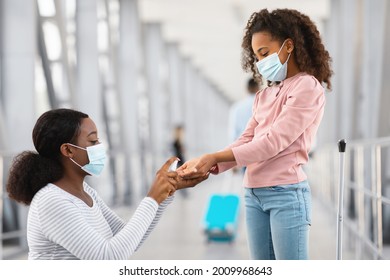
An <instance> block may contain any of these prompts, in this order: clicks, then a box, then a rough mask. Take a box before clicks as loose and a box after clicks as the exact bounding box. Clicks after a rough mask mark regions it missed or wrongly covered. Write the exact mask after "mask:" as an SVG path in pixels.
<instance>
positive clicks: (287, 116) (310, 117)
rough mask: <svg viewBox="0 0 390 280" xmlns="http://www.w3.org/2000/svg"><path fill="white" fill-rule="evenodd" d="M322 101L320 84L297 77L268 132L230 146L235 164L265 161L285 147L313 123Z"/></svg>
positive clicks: (323, 97) (323, 98)
mask: <svg viewBox="0 0 390 280" xmlns="http://www.w3.org/2000/svg"><path fill="white" fill-rule="evenodd" d="M324 104H325V96H324V90H323V87H322V86H321V85H320V84H319V83H318V82H317V81H316V80H314V78H313V79H302V80H300V82H299V83H297V84H296V85H295V89H294V90H293V91H292V92H291V93H289V95H288V97H287V101H286V103H285V104H284V105H283V108H282V111H281V113H280V115H279V116H278V117H277V118H276V120H275V121H274V123H273V124H272V125H271V127H270V129H269V131H268V132H267V133H264V134H262V135H258V136H256V137H255V138H253V140H252V141H251V142H248V143H245V144H242V145H237V146H234V147H232V151H233V154H234V157H235V159H236V162H237V165H238V166H246V165H249V164H251V163H254V162H261V161H265V160H268V159H270V158H272V157H274V156H276V155H277V154H278V153H279V152H281V151H283V150H284V149H286V148H287V147H288V146H289V145H291V144H292V143H293V142H294V141H295V140H296V139H297V138H298V137H299V136H300V135H302V133H303V132H304V131H305V130H306V129H307V128H308V127H309V126H310V125H311V124H312V123H313V122H314V120H315V119H316V117H317V115H318V114H319V113H320V112H321V111H322V108H323V106H324Z"/></svg>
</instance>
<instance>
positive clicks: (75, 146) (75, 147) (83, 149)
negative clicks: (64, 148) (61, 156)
mask: <svg viewBox="0 0 390 280" xmlns="http://www.w3.org/2000/svg"><path fill="white" fill-rule="evenodd" d="M66 144H68V145H70V146H73V147H75V148H78V149H81V150H84V151H86V150H87V149H85V148H83V147H79V146H77V145H74V144H72V143H66ZM69 159H70V160H71V161H72V162H73V163H74V164H76V165H77V166H78V167H80V168H81V169H82V168H83V167H82V166H81V165H80V164H78V163H77V162H76V161H75V160H74V159H73V158H69Z"/></svg>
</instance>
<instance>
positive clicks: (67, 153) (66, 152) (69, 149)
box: [60, 144, 74, 158]
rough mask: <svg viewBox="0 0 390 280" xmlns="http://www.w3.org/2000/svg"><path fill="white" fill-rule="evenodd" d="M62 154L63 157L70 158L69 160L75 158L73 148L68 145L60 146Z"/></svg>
mask: <svg viewBox="0 0 390 280" xmlns="http://www.w3.org/2000/svg"><path fill="white" fill-rule="evenodd" d="M60 153H61V154H62V155H63V156H65V157H68V158H73V156H74V153H73V151H72V147H71V146H70V145H68V144H62V145H61V146H60Z"/></svg>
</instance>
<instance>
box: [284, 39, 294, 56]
mask: <svg viewBox="0 0 390 280" xmlns="http://www.w3.org/2000/svg"><path fill="white" fill-rule="evenodd" d="M286 47H287V52H288V53H292V51H293V50H294V41H293V40H292V39H287V41H286Z"/></svg>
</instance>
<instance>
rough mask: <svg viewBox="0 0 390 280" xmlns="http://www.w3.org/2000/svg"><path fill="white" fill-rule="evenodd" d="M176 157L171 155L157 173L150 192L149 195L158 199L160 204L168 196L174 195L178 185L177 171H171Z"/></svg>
mask: <svg viewBox="0 0 390 280" xmlns="http://www.w3.org/2000/svg"><path fill="white" fill-rule="evenodd" d="M176 159H177V158H176V157H171V158H170V159H169V160H167V161H166V162H165V164H164V165H163V166H162V167H161V168H160V170H159V171H157V173H156V177H155V178H154V182H153V184H152V186H151V187H150V190H149V192H148V195H147V196H149V197H151V198H153V199H154V200H156V201H157V203H158V204H160V203H161V202H163V201H164V200H165V199H167V198H168V196H171V195H173V193H174V192H175V191H176V186H177V177H178V176H177V173H176V172H169V171H168V169H169V166H170V165H171V164H172V163H173V162H174V161H175V160H176Z"/></svg>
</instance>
